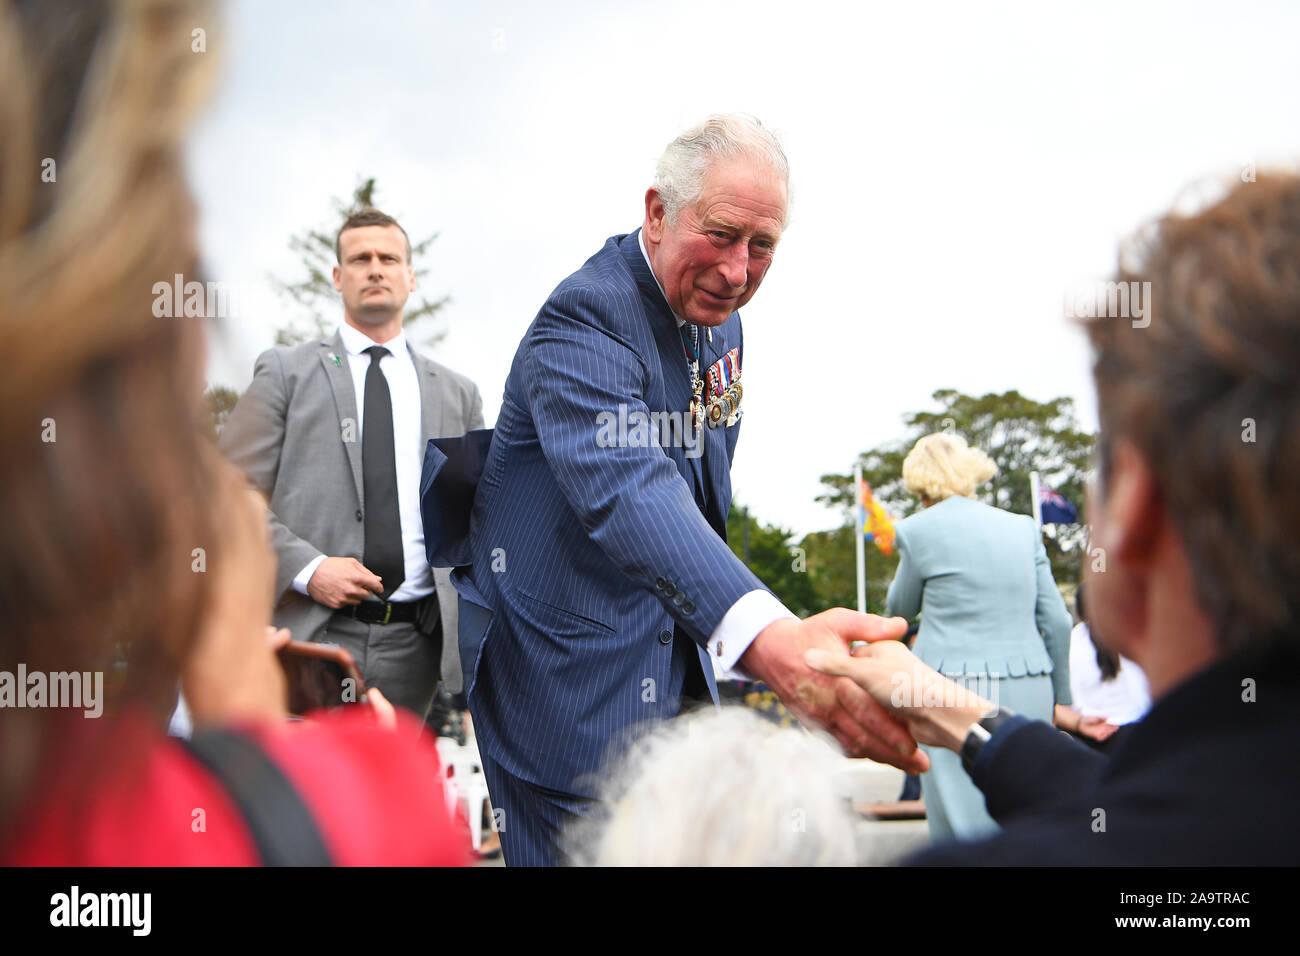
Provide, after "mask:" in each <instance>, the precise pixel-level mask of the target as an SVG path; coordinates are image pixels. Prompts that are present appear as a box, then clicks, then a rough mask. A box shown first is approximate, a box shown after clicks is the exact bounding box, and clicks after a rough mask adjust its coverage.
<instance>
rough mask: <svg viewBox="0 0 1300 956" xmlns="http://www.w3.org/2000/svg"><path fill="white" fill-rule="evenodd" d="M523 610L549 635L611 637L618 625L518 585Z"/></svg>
mask: <svg viewBox="0 0 1300 956" xmlns="http://www.w3.org/2000/svg"><path fill="white" fill-rule="evenodd" d="M515 595H516V596H517V597H518V598H519V604H518V606H519V610H520V613H521V614H522V615H523V616H524V617H525V618H526V619H527V620H528V622H529V624H531V625H532V626H533V627H534V628H535V629H536V630H537V632H538V633H540V634H544V635H546V636H548V637H552V638H556V637H609V636H611V635H613V634H614V633H616V632H615V630H614V628H613V627H611V626H610V625H608V624H606V623H605V622H604V621H601V620H598V619H596V618H595V617H592V616H590V615H589V614H584V613H582V612H580V611H574V610H570V609H569V608H565V607H560V606H559V605H557V604H553V603H552V602H550V601H548V600H546V599H544V598H539V597H536V596H535V595H532V594H529V593H528V592H527V591H524V590H522V589H516V590H515Z"/></svg>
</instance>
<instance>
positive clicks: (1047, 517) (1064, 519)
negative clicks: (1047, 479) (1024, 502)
mask: <svg viewBox="0 0 1300 956" xmlns="http://www.w3.org/2000/svg"><path fill="white" fill-rule="evenodd" d="M1038 510H1039V512H1040V514H1041V515H1042V519H1043V524H1076V523H1077V522H1078V520H1079V512H1078V511H1077V510H1076V509H1075V507H1074V505H1072V504H1070V502H1069V501H1068V500H1067V499H1066V498H1065V496H1064V495H1059V494H1057V493H1056V492H1055V491H1053V490H1052V489H1051V488H1042V487H1040V488H1039V489H1038Z"/></svg>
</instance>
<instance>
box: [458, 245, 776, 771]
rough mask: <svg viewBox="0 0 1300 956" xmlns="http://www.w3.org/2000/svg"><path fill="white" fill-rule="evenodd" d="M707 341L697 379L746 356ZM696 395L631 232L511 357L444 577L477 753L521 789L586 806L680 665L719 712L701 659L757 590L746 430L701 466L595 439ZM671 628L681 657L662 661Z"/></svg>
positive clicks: (725, 340) (731, 339)
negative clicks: (730, 520) (734, 536)
mask: <svg viewBox="0 0 1300 956" xmlns="http://www.w3.org/2000/svg"><path fill="white" fill-rule="evenodd" d="M700 339H701V355H700V370H701V373H702V374H703V373H704V371H705V370H706V369H707V368H708V367H709V366H710V365H711V364H713V363H714V362H717V361H718V360H719V359H721V358H722V357H723V356H724V355H725V354H726V353H727V351H728V350H729V349H731V348H733V347H739V346H740V345H741V330H740V315H739V313H733V314H732V315H731V317H730V318H729V319H728V320H727V321H726V323H725V324H723V325H722V326H719V327H717V328H715V329H714V330H713V335H712V341H711V342H710V341H709V340H708V337H707V336H705V335H701V336H700ZM690 398H691V383H690V381H689V375H688V369H687V365H686V358H685V352H684V351H683V347H682V343H681V339H680V337H679V333H678V330H677V324H676V320H675V319H674V317H673V314H672V312H671V311H670V310H669V308H668V305H667V303H666V302H665V301H664V297H663V294H662V293H661V292H660V291H659V288H658V286H657V285H656V283H655V279H654V275H653V274H652V273H651V271H650V268H649V266H648V265H647V264H646V261H645V258H644V257H643V256H642V254H641V250H640V247H639V246H638V243H637V234H636V233H633V234H631V235H628V236H615V237H613V238H611V239H609V240H608V241H607V242H606V243H605V245H604V247H603V248H602V249H601V250H600V251H599V252H598V253H596V254H595V255H594V256H592V257H591V258H590V259H589V260H587V262H586V264H584V265H583V267H582V268H581V269H579V270H578V271H577V272H575V273H574V274H573V275H571V276H569V277H568V278H567V279H565V280H564V281H563V282H562V283H560V285H559V286H558V287H557V288H556V290H555V291H554V292H553V293H551V296H550V298H548V299H547V300H546V303H545V305H543V306H542V309H541V311H540V312H539V313H538V314H537V317H536V318H535V319H534V320H533V323H532V325H531V326H530V327H529V329H528V331H527V333H526V334H525V335H524V338H523V341H522V342H521V343H520V345H519V350H518V352H517V353H516V354H515V359H514V364H513V366H512V367H511V370H510V375H509V378H508V379H507V381H506V387H505V396H504V398H503V401H502V405H501V412H500V416H499V417H498V419H497V424H496V429H495V432H494V433H493V435H492V440H491V446H490V448H489V450H488V452H487V458H486V461H485V462H484V464H483V472H482V475H481V478H480V480H479V484H478V489H477V493H476V496H475V499H474V507H473V513H472V516H471V519H470V526H469V549H470V564H469V566H468V567H462V568H460V569H459V570H458V571H457V572H456V573H455V575H454V578H453V580H454V581H455V584H456V587H457V589H458V590H459V591H460V594H461V598H462V601H461V612H462V617H461V621H460V646H461V654H462V657H461V663H462V667H463V668H464V671H465V687H466V689H467V691H468V693H469V704H470V709H471V712H472V713H473V715H474V721H475V728H476V731H477V733H478V740H479V746H480V748H481V749H482V750H483V753H484V755H485V756H487V757H490V758H491V759H494V760H496V761H497V762H498V763H499V764H501V765H502V766H503V767H504V769H505V770H507V771H508V772H509V773H512V774H514V775H515V776H516V777H519V778H521V779H523V780H526V781H529V782H531V783H534V784H537V785H539V786H543V787H548V788H551V789H555V790H559V791H562V792H565V793H574V794H579V795H583V796H594V795H595V790H596V783H597V781H595V780H594V779H592V778H591V776H590V775H591V774H592V773H593V772H594V771H596V770H597V769H599V767H600V766H601V764H602V762H603V760H604V759H605V758H606V757H607V755H608V753H609V751H610V749H611V747H613V748H618V747H620V746H622V745H623V742H624V736H625V733H626V732H627V731H628V729H629V728H631V727H633V726H634V725H638V724H641V723H643V722H645V721H647V720H655V719H661V718H665V717H671V716H674V715H675V714H676V713H677V711H678V708H679V705H680V696H681V691H682V687H683V684H684V681H685V678H686V667H687V666H695V665H696V663H697V662H698V664H699V666H700V667H702V668H703V670H704V674H705V676H706V679H707V681H708V685H709V690H710V692H711V693H712V694H713V696H714V698H715V700H716V697H717V689H716V687H715V686H714V682H713V672H712V668H711V666H710V665H709V663H708V657H707V653H706V652H705V650H704V648H703V645H704V644H705V642H706V641H707V640H708V637H709V636H710V635H711V634H712V632H713V629H714V628H715V627H716V626H717V624H718V622H719V621H720V620H721V619H722V617H723V615H724V614H725V613H726V612H727V610H728V609H729V608H730V607H731V605H732V604H733V603H735V601H737V600H738V599H739V598H740V597H741V596H742V595H744V594H745V593H746V592H748V591H751V590H754V589H756V588H761V587H763V585H762V584H761V583H760V582H759V580H758V579H757V578H756V577H755V576H754V575H753V574H752V573H751V572H750V571H749V570H748V569H747V568H746V567H745V566H744V564H743V563H741V561H740V560H739V559H738V558H736V556H735V555H734V554H733V553H732V552H731V550H730V548H728V546H727V544H726V541H725V535H726V516H727V511H728V509H729V508H730V506H731V477H730V468H731V458H732V454H733V452H734V450H735V447H736V437H737V433H738V431H739V428H740V425H739V422H737V424H735V425H733V426H730V427H725V426H719V427H717V428H709V427H707V426H706V427H705V428H704V429H703V433H704V434H703V439H702V440H703V442H704V447H703V452H702V454H700V455H697V456H695V457H692V456H691V455H690V454H688V448H686V447H681V446H682V445H684V444H686V443H684V442H678V443H676V445H674V444H673V443H672V442H671V441H669V442H668V443H667V445H665V444H662V443H661V444H657V445H656V444H646V445H643V444H642V443H641V441H640V440H639V439H638V438H635V437H631V436H629V441H627V442H620V443H618V444H615V445H614V446H613V447H610V442H609V440H608V434H609V433H608V431H607V432H606V436H605V438H604V439H603V440H602V436H601V427H602V422H603V423H604V424H605V426H606V427H608V423H609V422H610V419H611V417H617V416H618V415H619V414H620V413H619V406H620V404H622V405H624V406H626V414H627V416H628V420H630V421H635V420H636V419H635V416H634V415H633V412H640V413H642V414H647V413H652V412H676V413H678V414H679V415H684V413H686V412H687V409H688V407H689V404H690ZM668 437H671V436H668ZM697 437H698V433H697ZM697 450H698V449H697ZM674 631H676V632H677V637H676V640H677V641H678V642H682V641H686V640H687V639H688V638H689V639H690V643H689V647H687V648H686V650H687V651H688V653H683V649H682V648H680V647H679V649H678V652H677V654H674V653H673V647H672V644H673V640H674Z"/></svg>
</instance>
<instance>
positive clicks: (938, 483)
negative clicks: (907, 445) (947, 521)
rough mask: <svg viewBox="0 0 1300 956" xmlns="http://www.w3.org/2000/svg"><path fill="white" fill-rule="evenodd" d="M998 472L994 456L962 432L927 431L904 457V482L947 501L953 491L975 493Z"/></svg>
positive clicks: (931, 497) (911, 488) (910, 488)
mask: <svg viewBox="0 0 1300 956" xmlns="http://www.w3.org/2000/svg"><path fill="white" fill-rule="evenodd" d="M997 472H998V466H997V465H995V464H993V459H992V458H990V457H989V456H988V455H986V454H984V452H982V451H981V450H980V449H978V448H972V447H970V446H969V445H967V444H966V439H964V438H962V437H961V436H960V435H949V434H947V433H946V432H936V433H935V434H933V435H926V436H925V437H924V438H922V439H921V440H920V441H918V442H917V443H916V445H915V446H914V447H913V448H912V450H911V451H910V452H908V454H907V458H905V459H904V460H903V484H904V485H905V486H906V487H907V490H908V491H910V492H911V493H912V494H914V495H919V496H920V497H922V498H927V499H929V500H930V501H936V502H937V501H943V500H944V499H945V498H950V497H951V496H953V495H961V496H962V497H963V498H973V497H975V489H976V487H978V486H979V485H980V484H982V483H983V482H986V481H988V480H989V479H990V478H992V477H993V476H994V475H996V474H997Z"/></svg>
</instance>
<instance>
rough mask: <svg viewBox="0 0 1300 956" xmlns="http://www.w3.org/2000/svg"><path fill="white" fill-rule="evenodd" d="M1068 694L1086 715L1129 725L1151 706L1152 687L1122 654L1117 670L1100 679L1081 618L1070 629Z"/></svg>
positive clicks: (1093, 650)
mask: <svg viewBox="0 0 1300 956" xmlns="http://www.w3.org/2000/svg"><path fill="white" fill-rule="evenodd" d="M1070 696H1071V697H1072V698H1073V699H1074V709H1075V710H1077V711H1078V712H1079V713H1081V714H1083V716H1085V717H1105V718H1106V719H1107V720H1108V721H1110V722H1111V723H1112V724H1119V725H1120V726H1121V727H1122V726H1123V725H1125V724H1131V723H1133V722H1134V721H1135V720H1141V719H1142V718H1143V717H1144V716H1145V715H1146V712H1147V711H1148V710H1150V709H1151V688H1150V687H1149V686H1148V685H1147V675H1146V674H1144V673H1143V672H1142V668H1141V667H1139V666H1138V665H1137V664H1135V663H1133V662H1132V661H1131V660H1129V659H1128V658H1127V657H1124V656H1123V655H1122V654H1121V655H1120V658H1119V672H1118V673H1116V674H1115V676H1114V677H1112V678H1111V679H1110V680H1102V677H1101V667H1099V666H1098V664H1097V649H1096V648H1095V647H1093V646H1092V638H1090V637H1089V636H1088V625H1087V624H1086V623H1084V622H1082V621H1080V622H1079V623H1078V624H1076V625H1074V630H1072V631H1071V632H1070Z"/></svg>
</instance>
